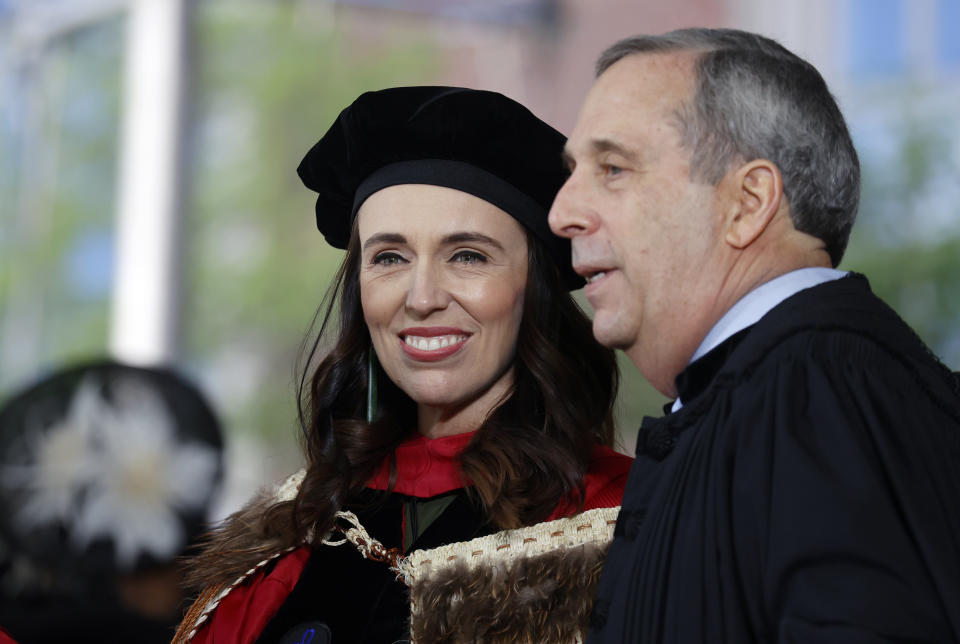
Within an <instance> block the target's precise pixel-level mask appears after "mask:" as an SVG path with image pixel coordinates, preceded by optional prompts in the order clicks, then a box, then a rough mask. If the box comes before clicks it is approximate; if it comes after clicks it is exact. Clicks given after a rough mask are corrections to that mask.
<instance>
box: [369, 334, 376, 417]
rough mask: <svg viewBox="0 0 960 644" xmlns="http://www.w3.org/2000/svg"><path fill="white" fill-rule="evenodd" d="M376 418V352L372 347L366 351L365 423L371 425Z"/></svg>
mask: <svg viewBox="0 0 960 644" xmlns="http://www.w3.org/2000/svg"><path fill="white" fill-rule="evenodd" d="M376 416H377V352H376V351H374V350H373V345H372V344H371V345H370V349H369V350H368V351H367V422H368V423H372V422H373V421H374V420H376Z"/></svg>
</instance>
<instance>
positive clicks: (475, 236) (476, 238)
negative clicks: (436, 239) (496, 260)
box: [443, 232, 503, 250]
mask: <svg viewBox="0 0 960 644" xmlns="http://www.w3.org/2000/svg"><path fill="white" fill-rule="evenodd" d="M443 241H444V243H445V244H463V243H469V242H474V243H480V244H489V245H490V246H493V247H494V248H497V249H499V250H503V244H501V243H500V242H498V241H497V240H496V239H494V238H493V237H489V236H487V235H484V234H483V233H476V232H462V233H453V234H452V235H447V236H446V237H444V238H443Z"/></svg>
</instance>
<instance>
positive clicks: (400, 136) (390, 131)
mask: <svg viewBox="0 0 960 644" xmlns="http://www.w3.org/2000/svg"><path fill="white" fill-rule="evenodd" d="M565 142H566V138H565V137H564V136H563V135H562V134H560V132H558V131H556V130H555V129H553V128H552V127H550V126H549V125H547V124H546V123H544V122H543V121H541V120H540V119H538V118H537V117H536V116H534V115H533V114H532V113H531V112H530V110H528V109H527V108H526V107H524V106H523V105H521V104H520V103H517V102H516V101H514V100H512V99H509V98H507V97H506V96H504V95H502V94H498V93H496V92H488V91H483V90H474V89H465V88H460V87H395V88H391V89H384V90H380V91H376V92H366V93H364V94H361V95H360V96H359V97H358V98H357V99H356V100H355V101H354V102H353V103H352V104H351V105H349V106H348V107H347V108H345V109H344V110H343V111H342V112H341V113H340V116H339V117H338V118H337V120H336V121H335V122H334V123H333V125H332V126H331V127H330V129H329V130H328V131H327V133H326V134H324V136H323V138H322V139H320V141H318V142H317V144H316V145H314V146H313V147H312V148H311V149H310V151H309V152H308V153H307V155H306V156H305V157H304V158H303V161H301V163H300V166H299V167H298V168H297V173H298V174H299V175H300V178H301V179H302V180H303V183H304V185H306V186H307V187H308V188H310V189H311V190H314V191H316V192H317V193H319V196H318V197H317V208H316V212H317V228H319V229H320V232H322V233H323V236H324V237H325V238H326V240H327V242H328V243H329V244H330V245H331V246H334V247H335V248H346V247H347V243H348V241H349V240H350V230H351V227H352V225H353V218H354V216H355V215H356V213H357V210H358V209H359V208H360V205H361V204H362V203H363V201H364V200H365V199H366V198H367V197H369V196H370V195H371V194H373V193H374V192H376V191H378V190H381V189H383V188H386V187H388V186H393V185H398V184H405V183H422V184H430V185H436V186H443V187H447V188H454V189H456V190H461V191H463V192H467V193H469V194H472V195H474V196H476V197H480V198H481V199H483V200H485V201H488V202H490V203H492V204H493V205H495V206H497V207H498V208H500V209H501V210H504V211H505V212H507V213H508V214H510V215H511V216H512V217H514V218H515V219H516V220H517V221H519V222H520V223H521V224H523V226H524V227H526V228H527V229H528V230H529V231H530V232H532V233H533V234H534V235H535V236H536V237H537V238H538V239H539V240H540V241H541V242H543V244H544V245H545V246H546V248H547V250H548V251H549V253H550V256H551V257H552V258H553V260H554V261H555V262H556V263H557V265H558V267H559V268H560V271H561V275H562V276H563V280H564V283H565V284H567V286H568V288H571V289H575V288H579V287H580V286H582V285H583V280H582V278H580V277H579V276H578V275H577V274H576V273H574V272H573V270H572V268H571V267H570V243H569V241H568V240H566V239H562V238H560V237H557V236H555V235H554V234H553V233H552V232H551V231H550V227H549V225H548V224H547V213H548V212H549V211H550V206H551V204H552V203H553V198H554V196H555V195H556V194H557V191H558V190H559V189H560V187H561V186H562V185H563V182H564V180H565V179H566V176H567V172H566V170H565V168H564V166H563V162H562V160H561V153H562V151H563V146H564V143H565Z"/></svg>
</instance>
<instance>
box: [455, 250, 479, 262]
mask: <svg viewBox="0 0 960 644" xmlns="http://www.w3.org/2000/svg"><path fill="white" fill-rule="evenodd" d="M450 261H453V262H458V263H461V264H482V263H486V261H487V256H486V255H484V254H482V253H478V252H477V251H474V250H461V251H457V252H456V253H454V255H453V257H451V258H450Z"/></svg>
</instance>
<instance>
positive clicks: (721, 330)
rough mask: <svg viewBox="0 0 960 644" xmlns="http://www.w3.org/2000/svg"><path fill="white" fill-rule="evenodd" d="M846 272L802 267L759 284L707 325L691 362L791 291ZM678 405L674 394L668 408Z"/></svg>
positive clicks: (755, 321)
mask: <svg viewBox="0 0 960 644" xmlns="http://www.w3.org/2000/svg"><path fill="white" fill-rule="evenodd" d="M846 274H847V273H846V271H838V270H836V269H833V268H821V267H816V268H801V269H798V270H795V271H791V272H789V273H786V274H784V275H781V276H780V277H775V278H774V279H772V280H770V281H769V282H766V283H764V284H761V285H760V286H758V287H757V288H755V289H753V290H752V291H750V292H749V293H747V294H746V295H744V296H743V297H742V298H740V300H739V301H737V303H736V304H734V305H733V306H731V307H730V309H729V310H728V311H727V312H726V313H724V315H723V317H721V318H720V319H719V320H717V323H716V324H714V325H713V328H712V329H710V332H709V333H707V335H706V337H705V338H704V339H703V342H701V343H700V346H699V347H697V350H696V351H695V352H694V353H693V357H692V358H690V362H693V361H695V360H698V359H699V358H701V357H703V356H704V355H706V354H707V353H708V352H710V351H711V350H712V349H715V348H716V347H718V346H719V345H720V344H721V343H722V342H723V341H724V340H726V339H727V338H729V337H730V336H732V335H734V334H735V333H737V332H738V331H742V330H743V329H746V328H747V327H748V326H750V325H752V324H756V323H757V322H759V321H760V318H762V317H763V316H764V315H766V314H767V313H768V312H769V311H770V309H772V308H773V307H775V306H776V305H778V304H780V302H783V301H784V300H785V299H787V298H788V297H790V296H791V295H794V294H796V293H799V292H800V291H802V290H804V289H808V288H811V287H813V286H817V285H818V284H823V283H824V282H829V281H832V280H835V279H839V278H841V277H844V276H845V275H846ZM681 407H683V403H682V402H681V401H680V398H677V399H676V400H674V401H673V407H672V408H671V410H670V411H677V410H678V409H680V408H681Z"/></svg>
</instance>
